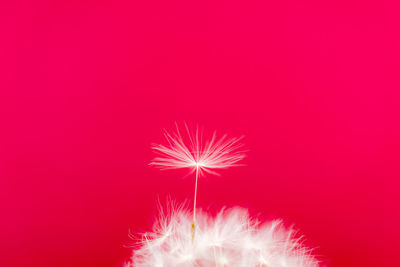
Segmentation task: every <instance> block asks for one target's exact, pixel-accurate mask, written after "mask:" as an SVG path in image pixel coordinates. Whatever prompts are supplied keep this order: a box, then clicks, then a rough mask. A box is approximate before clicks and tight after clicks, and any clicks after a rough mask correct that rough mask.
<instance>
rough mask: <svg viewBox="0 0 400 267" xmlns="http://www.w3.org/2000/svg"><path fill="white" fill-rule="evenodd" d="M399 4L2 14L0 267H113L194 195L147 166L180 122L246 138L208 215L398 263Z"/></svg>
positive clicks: (207, 199) (205, 196)
mask: <svg viewBox="0 0 400 267" xmlns="http://www.w3.org/2000/svg"><path fill="white" fill-rule="evenodd" d="M6 2H13V1H6ZM16 2H17V1H16ZM141 2H143V3H141ZM396 2H397V1H348V0H346V1H332V3H327V2H326V1H242V2H238V1H226V2H220V1H196V2H192V1H158V2H154V1H109V0H104V1H51V2H50V1H49V2H42V1H32V2H31V1H26V2H23V3H21V2H20V1H18V3H15V4H12V5H8V6H5V5H4V4H1V5H2V6H1V8H0V13H1V14H0V23H1V24H0V25H1V29H0V33H1V38H2V40H1V43H0V62H1V63H0V64H1V65H0V66H1V68H2V69H1V73H0V78H1V89H0V90H1V93H0V127H1V129H0V130H1V131H0V135H1V139H0V214H1V219H0V233H1V238H0V240H1V242H0V266H9V267H17V266H40V267H44V266H96V267H99V266H120V264H121V262H122V261H123V260H124V259H125V258H126V257H128V256H129V255H130V250H129V249H127V248H125V247H124V245H129V244H130V240H129V238H128V230H129V229H130V230H131V231H132V232H136V231H142V230H148V229H150V227H151V224H152V222H153V219H154V217H155V216H156V209H155V207H156V201H157V198H159V199H160V200H161V201H164V200H165V199H166V197H167V196H168V195H169V196H171V197H172V198H174V199H177V200H178V201H183V200H185V199H189V200H191V197H192V191H193V180H192V179H188V178H183V176H184V175H185V173H184V172H179V171H169V172H160V171H159V170H157V169H153V168H150V167H149V166H148V165H147V164H148V163H149V161H150V160H151V158H152V156H153V155H152V153H151V151H150V144H151V143H152V142H162V141H163V139H162V129H163V128H169V129H170V128H172V127H173V126H174V122H175V121H177V122H183V121H186V122H188V123H190V124H192V125H193V124H196V123H198V124H199V125H202V126H204V127H205V129H207V130H209V131H212V130H214V129H215V130H217V131H218V132H219V133H228V134H230V135H232V136H238V135H242V134H244V135H245V136H246V138H245V141H244V142H245V143H246V147H247V148H248V149H249V152H248V157H247V159H246V161H245V163H246V165H247V166H245V167H240V168H235V169H231V170H227V171H225V172H223V175H222V177H206V178H204V179H202V180H201V181H200V184H199V205H200V206H201V207H210V209H211V210H217V209H218V208H220V207H222V206H224V205H228V206H232V205H241V206H244V207H248V208H249V209H250V211H251V214H253V215H257V214H260V215H261V216H262V218H282V219H284V220H285V221H286V222H287V223H288V224H291V223H294V224H295V226H296V227H297V228H299V229H300V230H301V233H302V234H304V235H305V236H306V237H307V244H309V245H310V246H313V247H318V248H317V250H316V253H317V254H319V255H321V256H322V258H323V259H326V260H327V261H328V262H329V263H330V264H331V266H352V267H355V266H363V267H368V266H371V267H372V266H400V259H399V256H398V251H399V245H398V240H399V239H400V230H399V224H400V215H399V200H400V198H399V196H398V194H399V193H398V192H399V190H398V189H399V185H400V182H399V174H400V164H399V160H400V156H399V149H400V139H399V134H400V124H399V122H400V121H399V120H400V119H399V115H400V111H399V96H400V93H399V88H400V86H399V85H400V79H399V59H400V53H399V45H400V38H399V36H400V34H399V20H398V14H399V7H398V6H396V4H395V3H396Z"/></svg>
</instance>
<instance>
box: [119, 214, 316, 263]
mask: <svg viewBox="0 0 400 267" xmlns="http://www.w3.org/2000/svg"><path fill="white" fill-rule="evenodd" d="M191 224H192V215H191V213H190V212H188V211H186V210H184V209H179V210H176V211H174V212H172V213H171V214H170V215H167V216H164V215H161V218H160V219H159V220H158V221H157V222H156V223H155V225H154V228H153V232H151V233H147V234H144V235H142V236H141V241H140V244H139V246H138V248H137V249H134V251H133V256H132V258H131V261H130V262H129V263H126V265H125V267H154V266H157V267H195V266H196V267H208V266H217V267H222V266H224V267H226V266H234V267H261V266H263V267H314V266H319V263H318V261H317V260H316V259H315V258H314V257H313V256H312V255H311V250H309V249H307V248H305V247H304V246H303V245H302V242H301V237H295V232H294V231H293V229H291V228H289V229H287V228H285V227H284V226H283V224H282V223H281V221H277V220H275V221H271V222H268V223H263V224H260V223H259V222H258V221H256V220H252V219H251V218H250V217H249V214H248V212H247V210H245V209H242V208H232V209H229V210H222V211H221V212H220V213H218V214H217V216H215V217H214V216H208V215H207V214H206V213H203V212H199V213H198V217H197V221H196V236H195V239H194V240H192V235H191Z"/></svg>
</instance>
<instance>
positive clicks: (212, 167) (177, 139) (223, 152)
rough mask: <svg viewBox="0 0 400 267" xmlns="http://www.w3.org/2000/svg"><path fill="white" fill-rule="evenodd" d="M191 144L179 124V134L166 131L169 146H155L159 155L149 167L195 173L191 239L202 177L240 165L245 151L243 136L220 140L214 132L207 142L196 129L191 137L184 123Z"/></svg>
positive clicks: (224, 136)
mask: <svg viewBox="0 0 400 267" xmlns="http://www.w3.org/2000/svg"><path fill="white" fill-rule="evenodd" d="M185 128H186V133H187V139H188V141H189V142H188V143H189V144H186V143H185V141H184V138H183V136H182V135H181V133H180V131H179V127H178V125H176V132H175V133H171V134H170V133H169V132H167V131H165V133H164V135H165V138H166V140H167V142H168V145H161V144H154V145H153V146H152V149H153V150H154V151H155V152H157V153H159V154H160V156H159V157H156V158H154V159H153V161H152V162H151V163H150V165H153V166H155V167H158V168H160V169H180V168H188V169H190V170H191V172H195V173H196V174H195V187H194V201H193V222H192V226H191V233H192V239H194V236H195V232H196V201H197V182H198V178H199V176H200V175H204V173H210V174H218V173H217V172H216V170H217V169H225V168H229V167H233V166H238V162H239V161H241V160H242V159H243V158H244V157H245V153H244V151H241V150H240V148H242V146H243V145H242V144H241V143H240V141H241V139H242V137H239V138H228V137H227V136H226V135H223V136H222V137H220V138H217V135H216V133H215V132H214V133H213V135H212V136H211V138H210V139H209V140H207V141H205V142H204V141H203V140H202V134H200V133H199V129H198V128H196V131H195V133H194V134H191V132H190V130H189V128H188V126H187V125H186V124H185Z"/></svg>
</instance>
